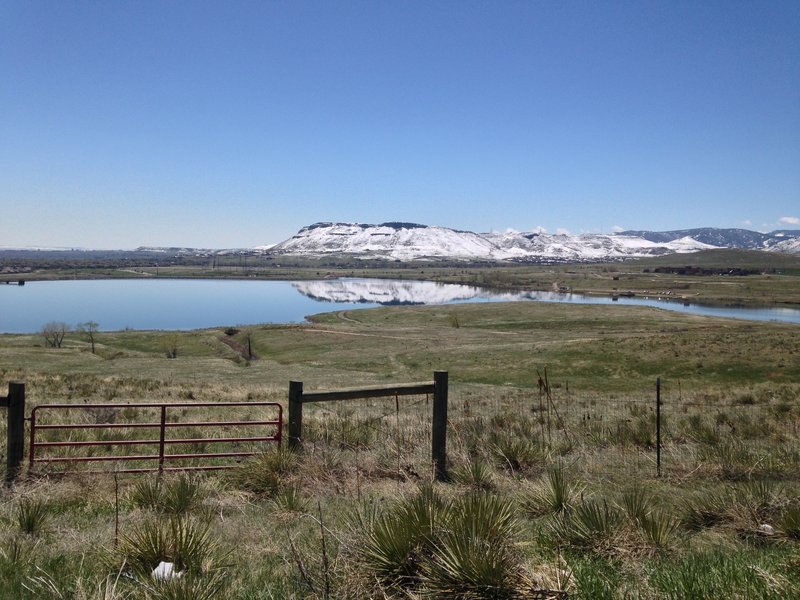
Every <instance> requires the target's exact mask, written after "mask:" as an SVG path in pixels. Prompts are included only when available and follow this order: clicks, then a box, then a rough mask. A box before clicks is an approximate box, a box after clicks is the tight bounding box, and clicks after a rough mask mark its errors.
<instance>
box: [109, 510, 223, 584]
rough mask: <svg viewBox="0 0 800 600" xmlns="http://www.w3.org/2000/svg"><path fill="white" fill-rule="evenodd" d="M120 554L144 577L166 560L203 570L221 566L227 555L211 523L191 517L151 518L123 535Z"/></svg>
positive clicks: (184, 568)
mask: <svg viewBox="0 0 800 600" xmlns="http://www.w3.org/2000/svg"><path fill="white" fill-rule="evenodd" d="M118 554H119V555H120V558H121V559H122V560H123V561H124V563H125V565H126V566H127V567H128V568H129V569H130V570H131V571H132V572H134V573H135V574H137V575H139V576H140V578H149V577H150V576H151V574H152V571H153V569H154V568H155V567H156V566H158V564H159V563H160V562H162V561H164V562H171V563H175V568H176V570H177V571H187V572H189V573H195V574H200V573H204V572H205V571H207V570H211V569H214V570H215V569H218V568H220V567H221V563H222V561H224V560H225V558H226V557H227V553H226V552H225V551H224V550H223V548H222V546H221V545H220V543H219V542H218V541H217V539H216V538H215V537H214V536H213V534H212V532H211V527H210V524H208V523H202V522H200V521H198V520H196V519H192V518H189V517H183V516H181V517H172V518H170V519H168V520H164V519H149V520H146V521H144V522H143V523H141V524H140V525H139V526H138V527H136V528H134V529H133V531H131V532H129V533H125V534H123V535H122V536H121V539H120V546H119V548H118Z"/></svg>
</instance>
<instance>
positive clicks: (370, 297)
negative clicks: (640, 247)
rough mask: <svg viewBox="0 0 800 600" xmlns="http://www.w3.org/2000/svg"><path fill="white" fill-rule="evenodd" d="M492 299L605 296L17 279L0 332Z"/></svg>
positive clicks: (766, 316)
mask: <svg viewBox="0 0 800 600" xmlns="http://www.w3.org/2000/svg"><path fill="white" fill-rule="evenodd" d="M496 301H540V302H571V303H582V304H611V303H612V300H611V298H607V297H594V296H581V295H579V294H557V293H551V292H523V293H498V292H491V291H489V290H485V289H481V288H476V287H472V286H466V285H454V284H440V283H434V282H429V281H406V280H378V279H337V280H327V281H299V282H289V281H238V280H229V279H228V280H199V279H150V280H148V279H113V280H97V281H82V280H79V281H34V282H28V283H27V284H26V285H24V286H17V285H0V332H2V333H31V332H35V331H38V330H39V329H41V327H42V325H44V324H45V323H47V322H48V321H64V322H65V323H67V324H69V325H75V324H77V323H81V322H84V321H95V322H97V323H99V325H100V329H101V330H104V331H114V330H120V329H125V328H131V329H198V328H204V327H216V326H223V325H247V324H255V323H296V322H301V321H303V320H304V319H305V317H306V316H307V315H311V314H315V313H320V312H328V311H333V310H346V309H353V308H359V307H370V306H379V305H403V304H442V303H459V302H496ZM615 304H619V305H647V306H657V307H660V308H665V309H668V310H674V311H679V312H685V313H692V314H700V315H709V316H722V317H731V318H739V319H753V320H762V321H782V322H787V323H798V324H800V310H797V309H789V308H763V309H745V308H739V309H734V308H711V307H704V306H697V305H691V306H684V305H682V304H680V303H672V302H667V301H660V300H655V299H646V298H620V299H619V300H618V301H617V302H615Z"/></svg>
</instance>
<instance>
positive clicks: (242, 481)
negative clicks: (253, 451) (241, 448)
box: [229, 448, 298, 496]
mask: <svg viewBox="0 0 800 600" xmlns="http://www.w3.org/2000/svg"><path fill="white" fill-rule="evenodd" d="M297 463H298V457H297V454H296V453H295V452H292V451H291V450H288V449H286V448H278V449H275V450H269V451H267V452H262V453H259V454H257V455H256V456H253V457H252V458H251V459H250V460H248V461H245V462H243V463H242V464H241V465H239V467H238V468H236V469H233V470H232V471H231V473H230V475H229V477H230V480H231V481H232V483H233V484H234V485H236V486H238V487H240V488H242V489H244V490H246V491H248V492H253V493H254V494H257V495H259V496H274V495H275V494H276V493H278V491H279V490H280V489H281V488H282V487H283V486H284V485H285V484H286V481H287V479H288V477H289V476H290V475H291V474H292V473H293V472H294V471H295V469H296V468H297Z"/></svg>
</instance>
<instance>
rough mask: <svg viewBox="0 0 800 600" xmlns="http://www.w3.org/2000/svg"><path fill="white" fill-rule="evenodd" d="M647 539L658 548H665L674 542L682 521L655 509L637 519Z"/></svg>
mask: <svg viewBox="0 0 800 600" xmlns="http://www.w3.org/2000/svg"><path fill="white" fill-rule="evenodd" d="M637 523H638V524H639V528H640V529H641V531H642V533H643V534H644V537H645V539H646V540H647V541H648V542H649V543H650V544H652V545H653V546H655V547H657V548H665V547H666V546H668V545H669V544H670V542H671V541H672V539H673V537H674V535H675V532H676V531H677V530H678V527H679V526H680V520H679V519H677V518H676V517H675V516H674V515H672V514H670V513H669V512H667V511H664V510H661V509H658V508H657V509H654V510H651V511H650V512H648V513H646V514H645V515H643V516H641V517H639V518H638V519H637Z"/></svg>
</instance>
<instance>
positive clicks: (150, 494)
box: [130, 476, 162, 510]
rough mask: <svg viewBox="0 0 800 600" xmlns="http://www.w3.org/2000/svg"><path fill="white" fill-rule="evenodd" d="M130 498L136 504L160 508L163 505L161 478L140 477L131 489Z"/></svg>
mask: <svg viewBox="0 0 800 600" xmlns="http://www.w3.org/2000/svg"><path fill="white" fill-rule="evenodd" d="M130 500H131V502H133V504H134V506H138V507H139V508H147V509H153V510H158V509H160V507H161V502H162V492H161V479H160V478H158V477H155V476H148V477H142V478H140V479H139V480H138V481H137V482H136V483H135V484H134V486H133V487H132V488H131V491H130Z"/></svg>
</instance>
